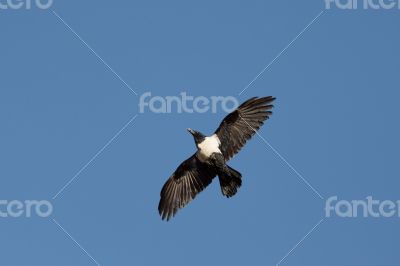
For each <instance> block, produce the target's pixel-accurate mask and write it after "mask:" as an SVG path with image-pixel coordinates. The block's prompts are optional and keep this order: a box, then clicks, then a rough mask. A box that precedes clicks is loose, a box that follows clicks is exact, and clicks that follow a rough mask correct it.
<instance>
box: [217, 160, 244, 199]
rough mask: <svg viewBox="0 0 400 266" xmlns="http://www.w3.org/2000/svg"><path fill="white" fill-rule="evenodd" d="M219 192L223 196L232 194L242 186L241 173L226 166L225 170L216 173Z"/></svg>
mask: <svg viewBox="0 0 400 266" xmlns="http://www.w3.org/2000/svg"><path fill="white" fill-rule="evenodd" d="M218 177H219V183H220V185H221V192H222V194H223V195H224V196H225V197H228V198H230V197H232V196H234V195H235V194H236V193H237V191H238V189H239V188H240V187H241V186H242V174H241V173H239V172H238V171H236V170H235V169H233V168H231V167H229V166H227V168H226V170H225V171H224V172H222V173H220V174H219V175H218Z"/></svg>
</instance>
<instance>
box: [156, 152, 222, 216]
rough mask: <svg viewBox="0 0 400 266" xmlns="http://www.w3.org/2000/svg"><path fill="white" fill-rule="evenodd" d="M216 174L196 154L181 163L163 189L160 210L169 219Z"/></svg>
mask: <svg viewBox="0 0 400 266" xmlns="http://www.w3.org/2000/svg"><path fill="white" fill-rule="evenodd" d="M215 176H216V173H215V171H214V170H213V169H212V168H211V167H210V166H208V165H207V164H205V163H202V162H200V161H199V160H198V159H197V157H196V155H195V154H194V155H193V156H192V157H190V158H189V159H187V160H186V161H184V162H183V163H181V165H180V166H179V167H178V168H177V169H176V171H175V173H173V174H172V176H171V177H170V178H169V179H168V180H167V182H166V183H165V184H164V186H163V188H162V190H161V194H160V195H161V199H160V203H159V204H158V211H159V213H160V215H161V217H162V219H163V220H164V219H165V218H166V219H167V221H168V220H169V219H170V218H171V217H173V216H175V214H176V212H177V211H178V210H179V209H181V208H183V207H185V206H186V205H187V204H188V203H189V202H190V201H192V200H193V199H194V198H195V197H196V195H197V194H199V193H200V192H201V191H203V189H205V188H206V187H207V186H208V185H209V184H210V183H211V181H212V180H213V178H214V177H215Z"/></svg>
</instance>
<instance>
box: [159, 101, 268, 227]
mask: <svg viewBox="0 0 400 266" xmlns="http://www.w3.org/2000/svg"><path fill="white" fill-rule="evenodd" d="M274 100H275V98H274V97H271V96H269V97H263V98H258V97H253V98H251V99H249V100H247V101H245V102H244V103H243V104H241V105H240V106H239V107H238V108H237V109H236V110H235V111H233V112H232V113H230V114H229V115H227V116H226V117H225V118H224V120H223V121H222V122H221V124H220V126H219V127H218V129H217V130H216V131H215V134H214V135H212V136H210V137H206V136H205V135H203V134H202V133H200V132H198V131H194V130H191V129H188V131H189V132H190V133H191V134H192V135H193V137H194V140H195V143H196V146H197V149H198V150H197V152H196V153H195V154H193V155H192V156H191V157H190V158H189V159H187V160H185V161H184V162H183V163H181V165H179V167H178V168H177V169H176V171H175V172H174V173H173V174H172V175H171V176H170V177H169V179H168V180H167V182H166V183H165V184H164V186H163V188H162V190H161V193H160V195H161V199H160V203H159V205H158V210H159V213H160V215H161V217H162V219H167V220H169V219H170V218H171V217H173V216H175V214H176V212H177V211H178V210H179V209H181V208H183V207H184V206H186V205H187V204H188V203H189V202H190V201H192V200H193V199H194V198H195V197H196V195H197V194H199V193H200V192H201V191H203V190H204V189H205V188H206V187H207V186H208V185H209V184H210V183H211V182H212V180H213V179H214V177H215V176H217V175H218V177H219V181H220V185H221V192H222V194H223V195H224V196H226V197H228V198H229V197H232V196H233V195H235V194H236V193H237V190H238V188H239V187H240V186H241V185H242V179H241V178H242V175H241V174H240V173H239V172H238V171H236V170H234V169H233V168H231V167H230V166H228V165H227V164H226V162H227V161H229V160H230V159H231V158H232V157H233V156H234V155H235V154H237V153H238V152H239V151H240V149H241V148H242V147H243V146H244V145H245V144H246V142H247V141H248V140H249V139H250V138H251V137H252V136H253V135H254V134H255V133H256V131H257V130H258V129H260V127H261V126H262V125H263V124H264V122H265V120H267V119H268V118H269V117H270V115H271V114H272V111H271V109H272V108H273V105H272V102H273V101H274Z"/></svg>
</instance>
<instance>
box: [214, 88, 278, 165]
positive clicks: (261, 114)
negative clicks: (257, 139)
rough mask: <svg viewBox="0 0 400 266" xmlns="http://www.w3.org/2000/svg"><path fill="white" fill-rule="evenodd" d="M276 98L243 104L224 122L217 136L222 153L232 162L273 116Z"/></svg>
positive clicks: (249, 101)
mask: <svg viewBox="0 0 400 266" xmlns="http://www.w3.org/2000/svg"><path fill="white" fill-rule="evenodd" d="M274 100H275V98H274V97H272V96H268V97H263V98H257V97H253V98H251V99H249V100H247V101H245V102H244V103H242V104H241V105H240V106H239V107H238V108H237V109H236V110H235V111H233V112H232V113H230V114H229V115H227V116H226V117H225V118H224V120H222V122H221V124H220V126H219V127H218V129H217V131H216V132H215V134H217V136H218V138H219V139H220V141H221V147H220V149H221V152H222V154H223V155H224V157H225V160H227V161H228V160H230V159H231V158H232V157H233V156H234V155H235V154H236V153H238V152H239V151H240V149H241V148H242V147H243V146H244V145H245V144H246V142H247V141H248V140H249V139H250V138H251V137H252V136H253V135H254V134H255V133H256V131H257V130H259V129H260V127H261V126H262V125H263V124H264V121H265V120H267V119H268V118H269V117H270V116H271V115H272V111H271V109H272V108H273V107H274V106H273V105H272V102H273V101H274Z"/></svg>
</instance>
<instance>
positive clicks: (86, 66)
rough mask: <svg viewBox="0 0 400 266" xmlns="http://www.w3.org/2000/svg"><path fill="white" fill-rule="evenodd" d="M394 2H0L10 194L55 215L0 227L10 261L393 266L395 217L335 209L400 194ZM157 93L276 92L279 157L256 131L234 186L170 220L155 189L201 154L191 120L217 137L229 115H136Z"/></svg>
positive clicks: (274, 129) (0, 190)
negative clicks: (341, 203) (42, 203)
mask: <svg viewBox="0 0 400 266" xmlns="http://www.w3.org/2000/svg"><path fill="white" fill-rule="evenodd" d="M4 2H5V1H3V2H2V3H4ZM399 12H400V10H398V9H391V10H384V9H380V10H371V9H370V10H363V9H357V10H342V9H339V8H332V9H329V10H326V9H325V2H324V1H322V0H312V1H306V2H304V1H258V0H256V1H250V2H249V1H236V0H234V1H232V0H230V1H218V2H215V1H208V0H206V1H201V2H198V1H168V2H166V1H117V2H113V3H110V1H103V0H98V1H76V0H70V1H56V0H55V1H54V3H53V5H52V6H51V8H50V9H46V10H41V9H39V8H37V7H35V6H34V7H32V8H31V9H29V10H25V9H18V10H15V9H14V10H11V9H8V10H0V25H1V26H2V27H1V29H2V30H1V39H0V40H1V41H0V49H1V55H0V73H1V76H0V81H1V82H0V121H1V130H0V147H1V148H0V160H1V167H0V177H1V181H2V185H1V186H0V199H1V200H21V201H23V200H48V201H50V202H51V203H52V205H53V207H54V212H53V214H52V215H51V216H50V217H47V218H40V217H31V218H23V217H20V218H10V217H9V218H1V219H0V224H1V226H0V230H1V233H2V236H3V241H0V249H1V250H2V251H3V252H2V263H3V264H4V265H9V266H14V265H15V266H20V265H42V266H45V265H60V266H63V265H96V263H97V264H99V265H102V266H103V265H160V264H166V265H176V266H180V265H194V266H196V265H230V266H233V265H245V264H246V265H277V264H278V263H280V265H365V266H369V265H381V264H382V263H384V264H385V265H397V262H398V260H399V255H398V252H396V249H395V247H397V246H398V245H399V244H400V243H399V240H398V237H397V236H398V233H399V229H398V221H399V218H398V217H392V218H382V217H381V218H371V217H367V218H363V217H357V218H347V219H345V218H340V217H337V216H336V217H330V218H328V217H325V211H324V207H325V201H326V199H328V198H329V197H331V196H338V198H340V199H346V200H349V201H351V200H358V199H365V198H366V197H368V196H373V198H375V199H380V200H392V201H396V200H398V199H400V194H399V189H398V187H399V185H400V182H399V180H398V176H399V170H398V167H397V166H398V162H397V161H398V160H397V159H398V150H399V148H400V145H399V144H400V143H399V140H398V136H399V133H400V127H399V125H398V122H397V121H398V115H399V111H398V99H399V97H400V93H399V90H398V83H399V78H398V69H399V67H400V63H399V62H400V60H399V55H400V51H399V47H400V38H399V35H398V34H396V33H397V32H398V25H399V22H400V21H399V20H400V17H399ZM61 20H64V22H65V23H66V24H68V25H69V27H70V28H69V27H68V26H67V25H66V24H64V22H62V21H61ZM312 21H313V23H311V22H312ZM307 26H308V27H307ZM73 31H74V32H75V33H76V34H77V35H78V36H79V37H78V36H77V35H75V34H74V32H73ZM84 42H85V43H86V44H85V43H84ZM89 47H90V48H89ZM91 49H92V50H91ZM267 66H268V67H267ZM266 67H267V68H266ZM264 68H266V69H265V71H264V72H263V73H261V75H259V76H258V74H259V73H260V71H262V70H263V69H264ZM257 76H258V77H257ZM255 77H257V79H256V80H254V78H255ZM252 80H254V82H252V83H251V85H250V86H248V85H249V83H250V82H251V81H252ZM247 86H248V88H247V89H246V90H245V91H244V92H243V93H242V94H240V95H239V93H240V92H241V91H242V90H243V89H244V88H246V87H247ZM132 90H134V91H135V92H136V93H137V94H138V95H135V93H133V92H132ZM145 92H151V93H152V94H153V95H159V96H163V97H165V96H174V95H179V94H180V93H181V92H187V93H188V94H189V95H193V96H204V97H208V98H209V97H212V96H234V97H236V98H237V99H238V100H239V101H244V100H246V99H248V98H250V97H253V96H268V95H273V96H275V97H277V101H276V107H275V110H274V115H273V116H272V118H271V119H270V120H269V121H268V123H266V124H265V126H264V127H263V128H262V130H261V131H260V135H261V136H262V138H264V139H265V140H266V141H267V142H268V144H269V145H271V146H272V147H273V149H272V148H271V147H270V146H269V145H268V144H267V143H266V142H264V141H263V140H262V138H261V137H259V136H256V137H254V138H253V139H252V140H251V141H250V142H249V143H248V145H247V146H246V147H245V148H244V149H243V150H242V152H241V153H240V154H239V155H238V156H237V157H235V158H234V159H233V160H232V161H231V162H230V164H231V165H232V166H233V167H234V168H235V169H238V170H239V171H240V172H241V173H242V174H243V186H242V188H241V189H240V192H239V193H238V195H236V196H235V197H233V198H231V199H225V198H223V196H222V195H221V192H220V189H219V185H218V182H216V181H217V180H215V181H214V182H213V183H212V184H211V185H210V186H209V187H208V188H207V189H206V190H205V191H204V192H203V193H201V194H200V195H199V196H198V197H197V198H196V200H195V201H193V202H192V203H191V204H190V205H188V206H187V207H186V208H185V209H183V210H181V211H180V212H179V213H178V215H177V216H176V217H175V218H174V219H173V220H172V221H170V222H168V223H166V222H163V221H161V219H160V218H159V216H158V213H157V204H158V200H159V192H160V189H161V187H162V185H163V184H164V182H165V181H166V180H167V178H168V177H169V175H170V174H171V173H172V172H173V171H174V170H175V168H176V167H177V166H178V165H179V163H180V162H182V161H183V160H184V159H186V158H187V157H188V156H190V155H191V154H192V153H193V152H194V151H195V147H194V143H193V139H192V137H191V136H190V135H189V134H188V133H187V132H186V128H187V127H191V128H194V129H197V130H200V131H202V132H204V133H207V134H211V133H212V132H213V131H214V130H215V129H216V127H217V126H218V124H219V122H220V120H221V119H222V118H223V117H224V116H225V115H226V113H224V112H218V113H211V112H206V113H194V114H188V113H183V114H177V113H176V112H172V113H169V114H155V113H152V112H150V111H147V112H144V113H141V114H139V115H138V116H137V117H135V116H136V115H137V114H138V113H139V107H138V103H139V97H140V95H142V94H143V93H145ZM134 117H135V119H134V120H132V121H131V119H132V118H134ZM129 121H131V122H130V123H129V124H127V123H128V122H129ZM124 126H126V127H124ZM277 153H279V154H280V156H281V157H280V156H279V155H278V154H277ZM282 158H283V159H284V160H283V159H282ZM289 165H290V166H289ZM74 177H75V178H74ZM73 178H74V179H73ZM71 179H73V181H72V182H70V181H71ZM69 182H70V183H69ZM67 184H68V185H67ZM65 185H67V186H66V187H65V189H64V190H63V191H61V192H60V189H61V188H63V187H64V186H65ZM59 192H60V193H59ZM58 193H59V194H58ZM57 194H58V195H57ZM318 194H319V195H318ZM55 195H57V197H56V198H54V197H55ZM321 197H322V198H321ZM57 223H58V224H57Z"/></svg>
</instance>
